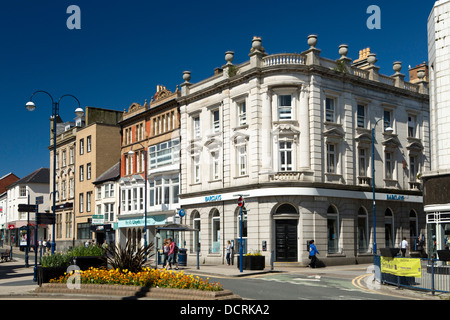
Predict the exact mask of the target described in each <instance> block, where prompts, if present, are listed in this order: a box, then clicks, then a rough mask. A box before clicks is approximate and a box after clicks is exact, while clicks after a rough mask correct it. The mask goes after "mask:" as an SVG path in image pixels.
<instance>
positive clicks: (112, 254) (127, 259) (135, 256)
mask: <svg viewBox="0 0 450 320" xmlns="http://www.w3.org/2000/svg"><path fill="white" fill-rule="evenodd" d="M153 248H154V247H153V242H150V244H148V245H147V246H139V245H136V244H132V243H131V242H130V241H128V242H127V244H126V245H125V248H121V247H120V246H116V245H111V246H109V247H108V249H107V259H108V264H109V265H111V267H112V268H113V269H119V270H125V269H126V270H129V271H131V272H140V271H141V270H142V268H143V267H144V265H145V263H146V262H147V259H148V258H150V257H152V256H153V255H154V254H155V253H154V250H153Z"/></svg>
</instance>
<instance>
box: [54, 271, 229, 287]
mask: <svg viewBox="0 0 450 320" xmlns="http://www.w3.org/2000/svg"><path fill="white" fill-rule="evenodd" d="M72 274H73V273H69V274H67V273H66V274H64V275H63V276H61V277H59V278H57V279H52V280H50V283H67V280H68V279H69V277H71V276H72ZM79 275H80V283H81V284H119V285H131V286H140V287H157V288H175V289H196V290H204V291H222V290H223V287H222V285H221V284H220V283H219V282H217V283H215V282H213V283H210V282H209V278H207V279H206V280H204V279H202V278H199V277H198V276H193V275H185V274H184V273H183V271H181V272H173V271H172V270H169V271H168V270H165V269H151V268H144V269H143V270H142V271H141V272H131V271H128V270H119V269H110V270H107V269H96V268H89V269H88V270H86V271H80V272H79ZM71 279H73V277H72V278H71Z"/></svg>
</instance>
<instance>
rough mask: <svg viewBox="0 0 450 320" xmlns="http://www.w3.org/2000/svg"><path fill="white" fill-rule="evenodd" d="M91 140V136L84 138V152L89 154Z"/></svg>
mask: <svg viewBox="0 0 450 320" xmlns="http://www.w3.org/2000/svg"><path fill="white" fill-rule="evenodd" d="M91 140H92V138H91V136H88V137H87V138H86V152H91V150H92V149H91V147H92V146H91Z"/></svg>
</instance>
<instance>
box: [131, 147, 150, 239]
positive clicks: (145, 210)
mask: <svg viewBox="0 0 450 320" xmlns="http://www.w3.org/2000/svg"><path fill="white" fill-rule="evenodd" d="M138 144H139V145H140V146H141V147H142V148H144V166H145V175H144V176H145V186H144V192H145V194H144V247H147V180H148V166H147V151H146V150H145V147H144V146H143V145H142V144H140V143H138ZM134 153H135V152H134V151H133V150H130V151H128V155H130V156H132V155H134Z"/></svg>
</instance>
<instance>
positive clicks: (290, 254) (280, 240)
mask: <svg viewBox="0 0 450 320" xmlns="http://www.w3.org/2000/svg"><path fill="white" fill-rule="evenodd" d="M297 224H298V220H296V219H286V220H278V219H277V220H275V261H277V262H297Z"/></svg>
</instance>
